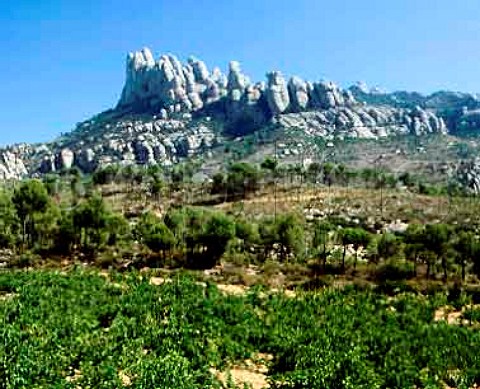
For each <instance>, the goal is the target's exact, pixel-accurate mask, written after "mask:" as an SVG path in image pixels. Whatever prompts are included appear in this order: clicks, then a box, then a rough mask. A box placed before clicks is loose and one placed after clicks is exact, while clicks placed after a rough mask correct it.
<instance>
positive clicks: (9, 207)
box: [0, 191, 19, 248]
mask: <svg viewBox="0 0 480 389" xmlns="http://www.w3.org/2000/svg"><path fill="white" fill-rule="evenodd" d="M18 230H19V220H18V218H17V214H16V212H15V207H14V205H13V202H12V197H11V195H10V194H9V193H7V192H5V191H0V248H10V247H14V244H15V240H16V236H17V233H18Z"/></svg>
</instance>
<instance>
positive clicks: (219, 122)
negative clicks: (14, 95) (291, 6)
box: [0, 48, 480, 179]
mask: <svg viewBox="0 0 480 389" xmlns="http://www.w3.org/2000/svg"><path fill="white" fill-rule="evenodd" d="M479 107H480V104H479V102H478V98H477V97H476V96H474V95H469V94H461V93H453V92H438V93H436V94H433V95H431V96H422V95H420V94H418V93H407V92H395V93H392V94H387V93H381V92H378V91H376V90H373V91H370V90H367V89H366V88H365V87H363V86H354V87H351V88H349V89H346V90H342V89H341V88H339V87H338V86H337V85H335V84H334V83H332V82H327V81H320V82H308V81H304V80H302V79H301V78H299V77H296V76H294V77H291V78H290V79H288V80H287V79H286V78H285V77H284V76H283V75H282V74H281V73H280V72H278V71H273V72H269V73H268V74H267V80H266V82H255V83H254V82H252V81H250V79H249V77H247V76H246V75H245V74H244V73H243V72H242V70H241V67H240V64H239V63H238V62H235V61H232V62H231V63H230V65H229V69H228V72H227V74H223V73H222V72H221V71H220V69H219V68H213V70H210V69H209V68H208V67H207V65H206V64H205V63H204V62H203V61H201V60H199V59H196V58H190V59H189V60H188V61H187V62H186V63H183V64H182V63H181V62H180V61H179V60H178V59H177V58H176V57H175V56H173V55H162V56H161V57H160V58H159V59H154V57H153V55H152V53H151V52H150V50H149V49H146V48H145V49H143V50H141V51H140V52H136V53H131V54H129V55H128V57H127V61H126V81H125V85H124V87H123V91H122V94H121V98H120V100H119V102H118V104H117V106H116V107H113V108H112V109H111V110H108V111H106V112H103V113H100V114H98V115H96V116H94V117H93V118H91V119H89V120H87V121H85V122H82V123H79V124H78V125H77V126H76V128H75V129H74V130H73V131H71V132H67V133H65V134H63V135H62V136H61V137H59V138H57V139H55V140H52V142H49V143H45V144H33V145H28V144H21V145H12V146H10V147H7V148H5V149H4V150H1V151H0V178H3V179H15V178H21V177H26V176H37V175H42V174H46V173H51V172H55V171H61V170H66V169H70V168H71V167H74V166H75V167H77V168H79V169H80V170H81V171H82V172H84V173H89V172H92V171H94V170H95V169H97V168H98V167H104V166H106V165H109V164H120V165H129V164H140V165H152V164H160V165H163V166H171V165H174V164H176V163H178V162H180V161H182V160H185V159H187V158H190V157H193V156H196V157H200V158H201V159H202V160H204V161H206V163H208V160H211V161H215V160H216V159H217V160H222V155H223V152H224V150H225V148H226V147H227V145H231V146H232V147H233V148H235V147H237V146H238V142H240V144H241V142H248V143H249V147H248V151H246V152H243V151H242V150H239V151H240V154H241V156H240V157H242V158H243V157H249V156H250V155H254V154H255V153H257V154H260V155H261V156H265V155H266V154H271V155H273V154H275V151H277V154H278V157H281V158H286V159H287V160H288V159H292V158H297V159H300V158H301V155H305V154H306V153H307V154H308V155H307V158H310V159H311V158H314V159H315V158H319V156H320V155H321V153H322V150H324V148H325V147H324V146H325V145H329V147H330V148H333V149H334V154H335V155H336V156H335V158H337V159H342V158H344V157H343V149H344V147H343V143H342V142H343V141H346V142H347V143H348V140H355V139H364V140H372V141H378V140H381V139H392V144H393V143H394V142H396V139H399V140H400V139H401V138H402V137H404V136H413V137H419V138H424V137H426V136H427V135H429V134H438V135H445V134H450V135H451V136H453V137H454V138H449V139H450V140H449V141H445V142H442V141H440V142H439V144H444V145H447V144H448V142H451V141H452V139H453V142H454V143H458V144H463V145H464V146H459V147H463V149H470V151H471V152H470V153H467V155H464V156H463V158H468V159H471V158H473V156H475V155H476V148H477V141H476V138H473V139H470V140H469V141H466V140H464V139H463V138H458V136H457V135H458V134H466V133H468V134H472V133H475V132H476V129H477V127H478V126H477V123H478V120H477V117H478V109H479ZM232 142H233V143H232ZM235 142H237V143H235ZM400 142H401V141H400ZM420 142H421V141H420ZM469 142H470V145H468V143H469ZM373 143H375V142H373ZM373 143H371V144H373ZM279 145H280V150H278V149H276V150H273V148H274V147H275V148H277V146H279ZM322 145H323V146H322ZM229 147H230V146H229ZM372 147H373V146H371V148H372ZM367 148H368V147H367ZM331 151H332V150H331ZM417 151H418V150H417ZM393 152H394V154H393V155H398V154H401V150H400V151H398V148H395V149H394V150H393ZM329 154H332V153H331V152H330V153H329ZM461 158H462V157H461ZM407 159H408V160H414V159H418V158H416V157H407ZM424 159H428V158H424ZM433 159H434V158H433ZM363 163H371V162H370V161H363ZM443 163H444V164H446V165H449V164H450V165H451V170H452V171H456V169H457V168H458V163H459V158H457V157H456V156H453V158H449V157H446V158H445V160H444V161H443ZM407 165H408V164H407ZM210 166H212V163H210ZM209 171H211V169H209V170H207V171H206V172H207V173H208V172H209Z"/></svg>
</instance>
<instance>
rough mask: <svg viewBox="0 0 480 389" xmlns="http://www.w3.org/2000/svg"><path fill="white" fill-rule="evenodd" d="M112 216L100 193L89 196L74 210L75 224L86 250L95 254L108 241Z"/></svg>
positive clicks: (83, 248)
mask: <svg viewBox="0 0 480 389" xmlns="http://www.w3.org/2000/svg"><path fill="white" fill-rule="evenodd" d="M110 216H111V213H110V212H109V210H108V209H107V207H106V205H105V202H104V201H103V199H102V197H100V196H99V195H94V196H91V197H89V198H88V199H87V200H86V201H83V202H82V203H80V204H79V205H77V207H76V208H75V209H74V210H73V224H74V227H75V230H76V231H77V234H78V235H77V236H78V237H79V241H80V243H81V246H82V250H83V251H84V252H88V253H91V254H94V253H95V251H96V250H98V249H99V248H100V247H101V246H102V245H103V244H105V243H106V242H107V239H108V230H107V226H108V222H109V217H110Z"/></svg>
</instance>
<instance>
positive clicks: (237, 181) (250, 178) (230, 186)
mask: <svg viewBox="0 0 480 389" xmlns="http://www.w3.org/2000/svg"><path fill="white" fill-rule="evenodd" d="M226 186H227V193H228V195H229V196H230V197H232V198H238V197H245V196H247V195H248V194H250V193H253V192H255V191H256V190H258V188H259V172H258V170H257V168H256V167H255V166H253V165H250V164H248V163H245V162H240V163H235V164H233V165H231V166H230V167H229V169H228V174H227V178H226Z"/></svg>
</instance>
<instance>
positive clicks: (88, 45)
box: [0, 0, 480, 145]
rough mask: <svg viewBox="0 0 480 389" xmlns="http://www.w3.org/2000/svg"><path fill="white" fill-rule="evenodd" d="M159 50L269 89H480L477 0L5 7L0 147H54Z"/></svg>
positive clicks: (27, 3) (126, 1)
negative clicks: (281, 80) (131, 62)
mask: <svg viewBox="0 0 480 389" xmlns="http://www.w3.org/2000/svg"><path fill="white" fill-rule="evenodd" d="M144 46H147V47H150V48H151V50H152V52H153V53H154V55H155V56H156V57H159V56H160V55H161V54H164V53H172V54H175V55H177V56H178V57H179V58H180V59H182V60H186V59H187V58H188V57H189V56H191V55H195V56H196V57H198V58H200V59H202V60H204V61H205V62H206V63H207V65H208V66H209V67H210V68H211V67H213V66H219V67H220V68H221V69H223V70H224V71H226V70H227V67H228V62H229V61H230V60H238V61H240V62H241V64H242V68H243V70H244V72H245V73H246V74H247V75H249V76H250V77H251V78H252V79H253V80H255V81H260V80H263V79H264V78H265V73H266V72H267V71H270V70H281V71H282V72H283V73H284V74H285V75H288V76H290V75H299V76H301V77H302V78H305V79H308V80H311V81H316V80H320V79H328V80H332V81H335V82H336V83H338V84H339V85H341V86H344V87H347V86H349V85H351V84H353V83H355V82H356V81H364V82H366V83H367V84H368V85H370V86H380V87H383V88H385V89H387V90H390V91H393V90H415V91H419V92H423V93H430V92H433V91H436V90H446V89H448V90H456V91H465V92H474V93H478V92H480V2H479V1H478V0H455V1H452V0H362V1H359V0H216V1H214V0H152V1H150V0H135V1H132V0H122V1H113V0H111V1H107V0H81V1H80V0H2V1H0V48H1V50H2V55H1V59H0V145H5V144H9V143H15V142H41V141H48V140H50V139H52V138H54V137H55V136H57V135H59V134H60V133H61V132H67V131H69V130H71V129H73V128H74V126H75V124H76V123H77V122H80V121H82V120H85V119H87V118H88V117H90V116H92V115H94V114H96V113H99V112H101V111H103V110H105V109H108V108H111V107H113V106H114V105H115V104H116V102H117V100H118V98H119V96H120V93H121V90H122V86H123V83H124V80H125V58H126V54H127V53H128V52H130V51H134V50H139V49H141V48H142V47H144Z"/></svg>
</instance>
